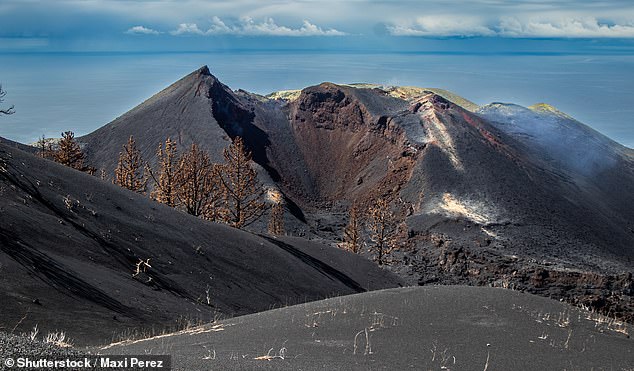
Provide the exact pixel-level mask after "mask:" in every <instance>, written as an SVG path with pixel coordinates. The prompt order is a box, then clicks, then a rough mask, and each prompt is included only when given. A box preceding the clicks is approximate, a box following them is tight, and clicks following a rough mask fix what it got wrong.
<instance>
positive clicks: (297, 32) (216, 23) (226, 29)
mask: <svg viewBox="0 0 634 371" xmlns="http://www.w3.org/2000/svg"><path fill="white" fill-rule="evenodd" d="M170 34H172V35H175V36H178V35H187V34H190V35H201V36H213V35H239V36H343V35H346V33H345V32H341V31H339V30H336V29H334V28H330V29H323V28H321V27H319V26H317V25H315V24H312V23H310V22H309V21H307V20H304V22H303V24H302V26H301V27H299V28H292V27H288V26H282V25H278V24H277V23H276V22H275V20H273V18H268V19H266V20H265V21H263V22H260V23H257V22H256V21H254V20H253V19H252V18H250V17H242V18H240V20H239V21H238V22H237V23H235V24H227V23H226V22H225V21H223V20H222V19H220V18H219V17H213V18H212V19H211V26H209V27H208V28H207V29H206V30H203V29H201V28H200V27H198V25H197V24H196V23H181V24H180V25H178V28H177V29H176V30H173V31H170Z"/></svg>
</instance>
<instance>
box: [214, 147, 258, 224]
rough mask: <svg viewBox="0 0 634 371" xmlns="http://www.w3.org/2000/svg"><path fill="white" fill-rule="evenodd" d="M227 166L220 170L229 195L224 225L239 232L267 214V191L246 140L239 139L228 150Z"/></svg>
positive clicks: (224, 165)
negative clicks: (254, 165)
mask: <svg viewBox="0 0 634 371" xmlns="http://www.w3.org/2000/svg"><path fill="white" fill-rule="evenodd" d="M223 155H224V158H225V162H224V164H223V165H222V166H221V168H220V177H219V178H220V181H221V182H222V186H223V188H224V193H225V208H226V212H227V213H226V215H225V217H224V221H225V222H226V223H227V224H230V225H232V226H233V227H235V228H244V227H246V226H248V225H249V224H251V223H253V222H254V221H256V220H258V219H259V218H260V217H261V216H262V215H263V214H264V212H265V211H266V209H267V207H266V204H265V203H264V188H263V187H262V184H261V183H260V182H259V180H258V175H257V172H256V171H255V170H254V169H253V167H251V152H250V151H248V150H247V149H246V148H245V146H244V142H243V141H242V138H240V137H236V138H235V139H234V141H233V143H232V144H231V145H230V146H229V148H225V150H224V154H223Z"/></svg>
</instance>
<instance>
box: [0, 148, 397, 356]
mask: <svg viewBox="0 0 634 371" xmlns="http://www.w3.org/2000/svg"><path fill="white" fill-rule="evenodd" d="M0 158H2V159H3V160H4V162H5V163H6V165H4V166H3V170H2V171H0V194H1V195H2V197H0V272H1V275H0V312H1V313H2V316H1V317H2V318H1V319H0V331H5V332H9V331H11V330H14V331H16V332H17V333H20V332H28V331H30V329H31V328H32V327H33V326H34V325H35V324H37V325H38V326H39V328H40V331H41V332H46V331H55V330H63V331H65V332H66V334H67V335H68V336H69V337H70V338H72V339H74V340H75V341H76V342H77V343H78V344H96V343H103V342H106V341H111V340H112V339H113V338H116V337H118V336H126V334H128V335H129V333H132V332H143V331H151V329H152V328H154V330H155V331H160V330H161V329H164V328H177V327H179V326H181V325H182V324H183V323H185V322H187V321H190V322H198V321H211V320H213V319H214V318H215V317H218V316H220V317H224V316H234V315H241V314H246V313H253V312H257V311H262V310H266V309H269V308H271V307H276V306H282V305H288V304H294V303H299V302H304V301H307V300H316V299H321V298H325V297H331V296H333V295H342V294H351V293H358V292H363V291H365V290H368V289H380V288H386V287H396V286H398V285H400V284H401V280H400V279H399V278H398V277H396V276H394V275H393V274H391V273H389V272H387V271H384V270H381V269H379V268H378V267H376V266H375V265H374V264H373V263H372V262H370V261H367V260H366V259H363V258H362V257H359V256H355V255H351V254H348V253H346V252H344V251H341V250H337V249H332V248H326V247H325V246H323V245H320V244H317V243H309V242H307V241H305V240H301V239H294V238H291V237H289V238H280V239H274V238H269V237H265V236H259V235H255V234H252V233H248V232H244V231H240V230H236V229H233V228H230V227H227V226H224V225H219V224H214V223H210V222H206V221H203V220H201V219H197V218H194V217H191V216H189V215H187V214H185V213H182V212H179V211H176V210H173V209H171V208H169V207H166V206H163V205H161V204H158V203H155V202H153V201H151V200H149V199H148V198H147V197H146V196H144V195H139V194H135V193H133V192H130V191H127V190H124V189H122V188H120V187H117V186H115V185H113V184H111V183H110V182H107V181H102V180H100V179H98V178H96V177H92V176H89V175H87V174H85V173H81V172H78V171H75V170H72V169H70V168H67V167H64V166H61V165H58V164H56V163H53V162H51V161H48V160H43V159H41V158H38V157H35V156H33V155H31V154H28V153H26V152H23V151H21V150H18V149H16V148H13V147H8V146H6V145H4V144H0ZM148 259H149V261H148ZM140 261H147V262H148V264H149V267H145V266H144V265H140V268H142V269H139V273H138V274H135V271H136V267H137V264H138V263H139V262H140ZM144 329H145V330H144Z"/></svg>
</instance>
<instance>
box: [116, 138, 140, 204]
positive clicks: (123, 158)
mask: <svg viewBox="0 0 634 371" xmlns="http://www.w3.org/2000/svg"><path fill="white" fill-rule="evenodd" d="M142 164H143V160H142V159H141V152H139V150H138V149H137V148H136V142H135V141H134V138H133V137H132V136H130V138H129V139H128V142H127V143H126V144H125V145H124V146H123V151H122V152H119V161H118V163H117V167H116V168H115V169H114V180H113V183H114V184H117V185H119V186H121V187H123V188H127V189H129V190H131V191H134V192H138V193H145V189H146V185H147V177H146V176H145V174H144V173H143V165H142Z"/></svg>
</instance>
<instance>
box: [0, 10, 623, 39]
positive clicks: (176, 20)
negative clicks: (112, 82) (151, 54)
mask: <svg viewBox="0 0 634 371" xmlns="http://www.w3.org/2000/svg"><path fill="white" fill-rule="evenodd" d="M0 24H1V25H2V26H1V27H0V50H2V51H5V52H6V51H160V50H162V51H168V50H169V51H183V50H187V51H193V50H214V49H227V48H247V49H251V48H257V47H262V45H263V41H266V42H265V43H264V44H265V45H266V46H267V47H277V48H282V49H283V48H297V47H300V48H317V49H319V48H342V49H347V48H352V49H355V48H361V49H377V48H379V49H380V48H392V49H393V48H395V49H402V50H416V49H418V48H423V49H424V48H430V47H434V45H435V44H434V43H430V40H434V39H436V40H438V39H441V40H442V39H444V40H446V39H462V40H464V39H468V40H471V41H472V42H471V43H465V42H462V43H455V42H454V43H453V44H454V45H450V48H451V47H455V49H456V50H458V51H460V50H463V49H464V48H469V47H473V48H482V47H483V45H486V47H487V48H488V47H491V46H492V45H493V47H494V50H495V48H496V47H501V48H502V49H504V50H506V49H509V45H513V46H514V45H519V46H522V45H525V44H526V42H525V41H524V42H522V41H518V40H552V39H565V40H579V39H584V40H592V41H593V42H592V43H584V44H583V45H584V47H589V48H593V47H597V45H599V47H602V48H606V49H610V50H614V49H619V48H623V47H626V48H627V49H628V50H629V49H631V47H632V43H631V42H629V40H632V39H634V1H631V0H609V1H600V0H599V1H594V0H593V1H589V0H558V1H550V0H533V1H526V0H519V1H501V0H472V1H463V0H444V1H437V0H433V1H426V0H348V1H336V0H318V1H316V0H273V1H262V0H228V1H227V0H216V1H202V0H184V1H175V0H101V1H98V0H2V1H1V2H0ZM474 39H478V40H476V41H475V42H473V40H474ZM482 39H485V40H484V41H482ZM509 40H515V41H516V42H515V43H512V44H511V43H509ZM615 40H618V42H615ZM493 41H496V42H493ZM483 43H484V44H483ZM579 45H581V44H579V43H577V44H574V48H579ZM538 46H539V44H536V43H533V44H532V47H533V48H538Z"/></svg>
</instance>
